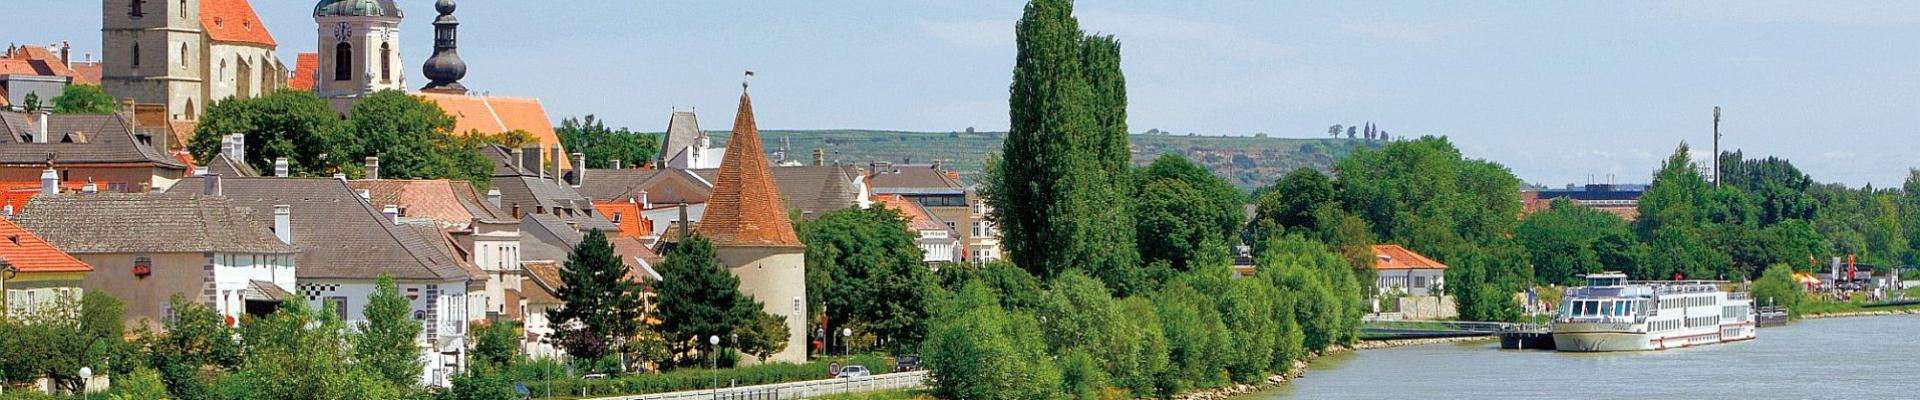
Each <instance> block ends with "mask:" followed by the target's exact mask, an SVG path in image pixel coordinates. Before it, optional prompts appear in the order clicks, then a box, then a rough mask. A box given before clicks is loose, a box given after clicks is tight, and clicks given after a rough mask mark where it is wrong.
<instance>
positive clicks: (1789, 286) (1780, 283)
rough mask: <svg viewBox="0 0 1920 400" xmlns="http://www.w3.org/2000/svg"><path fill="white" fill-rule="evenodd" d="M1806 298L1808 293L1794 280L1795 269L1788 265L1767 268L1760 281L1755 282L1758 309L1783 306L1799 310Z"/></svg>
mask: <svg viewBox="0 0 1920 400" xmlns="http://www.w3.org/2000/svg"><path fill="white" fill-rule="evenodd" d="M1806 297H1807V295H1806V293H1804V292H1801V291H1800V282H1799V281H1798V280H1796V279H1794V278H1793V267H1788V266H1787V265H1786V264H1774V265H1772V266H1769V267H1767V270H1766V272H1765V273H1762V274H1761V275H1760V279H1757V280H1754V281H1753V305H1754V306H1756V307H1765V306H1781V307H1787V309H1788V310H1797V309H1799V308H1800V303H1801V302H1803V301H1804V300H1805V299H1806Z"/></svg>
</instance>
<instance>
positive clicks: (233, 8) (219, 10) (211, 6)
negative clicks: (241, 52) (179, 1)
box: [200, 0, 276, 46]
mask: <svg viewBox="0 0 1920 400" xmlns="http://www.w3.org/2000/svg"><path fill="white" fill-rule="evenodd" d="M200 27H201V29H204V30H206V32H207V37H209V38H212V39H213V41H216V42H234V43H251V44H260V45H267V46H274V45H276V43H274V41H273V34H271V33H267V24H264V23H261V22H260V16H259V15H257V14H254V12H253V5H251V4H247V0H201V1H200Z"/></svg>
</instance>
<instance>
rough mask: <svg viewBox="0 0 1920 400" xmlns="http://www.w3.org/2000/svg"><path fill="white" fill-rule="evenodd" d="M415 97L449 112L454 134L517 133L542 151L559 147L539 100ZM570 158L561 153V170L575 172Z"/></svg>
mask: <svg viewBox="0 0 1920 400" xmlns="http://www.w3.org/2000/svg"><path fill="white" fill-rule="evenodd" d="M413 95H414V96H419V97H420V98H422V99H426V100H429V101H432V102H434V103H438V104H439V105H440V109H441V110H446V112H447V115H449V116H452V117H453V120H454V121H453V132H454V133H457V134H462V135H464V134H466V133H467V132H471V131H480V132H481V133H487V134H497V133H501V132H506V131H511V130H515V129H518V130H523V131H526V132H527V133H528V134H532V135H533V137H534V138H537V139H540V147H541V148H546V149H551V148H557V147H560V135H559V134H556V133H554V131H553V122H552V120H549V119H547V110H546V108H545V107H543V106H541V105H540V100H538V99H529V98H516V97H494V96H472V95H464V94H446V93H426V92H420V93H413ZM568 157H570V156H569V155H567V153H566V152H565V151H561V152H560V162H561V164H560V168H561V169H573V164H572V161H569V160H568V159H567V158H568Z"/></svg>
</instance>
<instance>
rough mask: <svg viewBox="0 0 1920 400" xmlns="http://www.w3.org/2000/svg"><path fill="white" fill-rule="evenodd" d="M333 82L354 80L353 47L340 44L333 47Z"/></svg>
mask: <svg viewBox="0 0 1920 400" xmlns="http://www.w3.org/2000/svg"><path fill="white" fill-rule="evenodd" d="M333 80H336V81H350V80H353V45H352V44H348V43H347V42H340V44H339V45H337V46H333Z"/></svg>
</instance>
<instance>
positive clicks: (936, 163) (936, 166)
mask: <svg viewBox="0 0 1920 400" xmlns="http://www.w3.org/2000/svg"><path fill="white" fill-rule="evenodd" d="M933 170H934V171H939V170H940V160H933Z"/></svg>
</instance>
